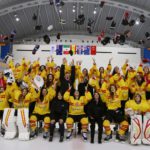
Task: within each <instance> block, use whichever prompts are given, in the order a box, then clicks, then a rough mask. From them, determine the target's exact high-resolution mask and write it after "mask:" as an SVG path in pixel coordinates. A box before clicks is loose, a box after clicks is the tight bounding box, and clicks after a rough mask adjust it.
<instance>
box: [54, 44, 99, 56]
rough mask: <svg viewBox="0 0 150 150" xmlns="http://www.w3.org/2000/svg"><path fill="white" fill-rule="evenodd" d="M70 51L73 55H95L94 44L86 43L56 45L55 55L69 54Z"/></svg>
mask: <svg viewBox="0 0 150 150" xmlns="http://www.w3.org/2000/svg"><path fill="white" fill-rule="evenodd" d="M70 51H72V52H73V55H96V46H87V45H57V46H56V55H69V54H70Z"/></svg>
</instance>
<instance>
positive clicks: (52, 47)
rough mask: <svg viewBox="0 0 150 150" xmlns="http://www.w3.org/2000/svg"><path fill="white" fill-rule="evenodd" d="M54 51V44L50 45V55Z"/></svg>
mask: <svg viewBox="0 0 150 150" xmlns="http://www.w3.org/2000/svg"><path fill="white" fill-rule="evenodd" d="M55 51H56V45H50V55H52V54H54V52H55Z"/></svg>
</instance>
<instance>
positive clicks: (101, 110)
mask: <svg viewBox="0 0 150 150" xmlns="http://www.w3.org/2000/svg"><path fill="white" fill-rule="evenodd" d="M106 111H107V108H106V104H105V103H103V102H102V101H101V100H99V102H98V103H96V101H95V100H94V99H93V100H92V101H91V102H90V103H89V104H88V108H87V113H88V116H89V117H90V116H91V117H93V118H99V117H104V116H105V115H106Z"/></svg>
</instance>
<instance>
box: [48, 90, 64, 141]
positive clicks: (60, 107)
mask: <svg viewBox="0 0 150 150" xmlns="http://www.w3.org/2000/svg"><path fill="white" fill-rule="evenodd" d="M66 117H67V103H66V102H65V101H64V100H63V96H62V95H61V93H60V92H58V94H57V97H56V98H55V99H54V100H53V101H52V104H51V123H50V138H49V141H52V140H53V135H54V129H55V124H56V122H58V123H59V132H60V140H59V141H60V142H63V138H64V130H65V128H64V123H65V121H66Z"/></svg>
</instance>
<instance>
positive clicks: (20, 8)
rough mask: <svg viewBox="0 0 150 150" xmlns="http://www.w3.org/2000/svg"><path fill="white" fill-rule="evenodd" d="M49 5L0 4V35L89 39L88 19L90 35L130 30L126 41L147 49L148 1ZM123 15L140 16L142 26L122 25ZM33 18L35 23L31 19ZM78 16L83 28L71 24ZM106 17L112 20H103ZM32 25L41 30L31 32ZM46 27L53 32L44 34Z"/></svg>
mask: <svg viewBox="0 0 150 150" xmlns="http://www.w3.org/2000/svg"><path fill="white" fill-rule="evenodd" d="M50 1H52V0H0V33H1V34H3V35H8V34H10V32H11V31H12V30H16V31H17V35H16V38H17V39H21V40H22V39H24V38H28V37H37V38H38V37H41V36H43V35H45V34H48V35H57V33H61V34H79V35H80V34H83V35H89V33H88V31H87V24H88V21H89V18H90V19H92V20H94V23H93V24H92V34H91V35H94V36H95V35H100V33H101V32H102V31H104V32H105V33H106V34H107V35H109V36H111V37H113V36H114V35H115V33H124V32H125V31H126V30H130V31H131V33H132V34H131V36H130V37H129V39H128V40H130V41H133V42H137V43H138V42H139V41H140V40H144V41H145V43H144V46H146V47H150V40H147V39H148V37H146V36H145V33H146V32H148V33H150V0H63V2H64V3H65V5H64V6H55V5H50ZM102 1H104V2H105V3H104V5H103V7H100V4H101V2H102ZM126 12H128V14H129V17H128V20H129V21H131V20H135V21H139V18H140V16H141V15H144V17H145V22H144V23H141V22H139V23H137V24H136V23H135V24H134V25H133V26H129V25H127V26H124V25H122V20H123V19H124V16H125V13H126ZM34 14H35V16H37V19H36V20H34V19H33V16H34ZM80 14H84V16H85V22H84V24H83V25H77V24H76V23H74V22H73V20H74V19H75V18H77V17H78V15H80ZM106 17H113V19H112V20H107V19H106ZM16 18H19V20H18V21H17V20H16ZM60 20H65V22H66V23H65V24H63V23H62V24H61V23H60ZM112 21H114V22H115V23H116V27H115V28H114V29H110V27H111V24H112ZM36 25H39V26H42V28H41V30H39V31H37V30H35V26H36ZM49 25H53V30H51V31H48V30H47V27H48V26H49Z"/></svg>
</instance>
